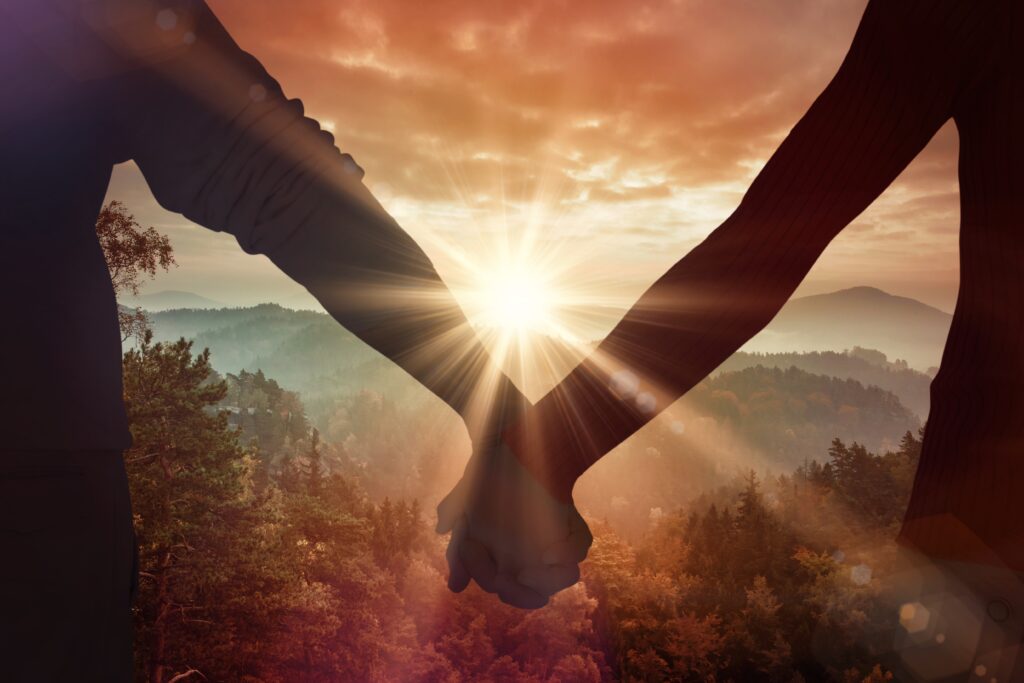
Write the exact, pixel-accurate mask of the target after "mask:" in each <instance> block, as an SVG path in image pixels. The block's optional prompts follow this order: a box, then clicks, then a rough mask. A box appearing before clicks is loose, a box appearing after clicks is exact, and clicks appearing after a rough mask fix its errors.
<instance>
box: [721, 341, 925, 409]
mask: <svg viewBox="0 0 1024 683" xmlns="http://www.w3.org/2000/svg"><path fill="white" fill-rule="evenodd" d="M759 365H760V366H763V367H766V368H781V369H783V370H785V369H787V368H791V367H795V368H798V369H800V370H803V371H805V372H811V373H814V374H816V375H825V376H827V377H841V378H849V379H855V380H857V381H858V382H860V383H861V384H863V385H864V386H876V387H879V388H882V389H885V390H887V391H891V392H892V393H894V394H895V395H896V396H898V397H899V399H900V402H901V403H903V405H905V406H907V407H908V408H910V409H911V410H913V411H914V413H915V414H916V415H917V416H918V417H920V418H922V419H924V418H925V417H927V415H928V406H929V402H930V391H929V390H930V387H931V382H932V378H931V377H930V376H929V375H927V374H925V373H923V372H919V371H917V370H914V369H913V368H909V367H907V366H906V364H904V363H894V362H890V361H889V359H888V358H887V357H886V356H885V354H884V353H882V352H880V351H872V350H868V349H862V348H860V347H856V346H855V347H854V348H853V349H850V350H849V351H845V352H842V353H840V352H838V351H810V352H806V353H747V352H745V351H739V352H737V353H734V354H733V355H732V356H730V357H729V359H728V360H726V361H725V362H724V363H722V365H720V366H719V368H718V370H716V372H715V374H716V375H717V374H719V373H723V372H734V371H736V370H743V369H745V368H752V367H756V366H759Z"/></svg>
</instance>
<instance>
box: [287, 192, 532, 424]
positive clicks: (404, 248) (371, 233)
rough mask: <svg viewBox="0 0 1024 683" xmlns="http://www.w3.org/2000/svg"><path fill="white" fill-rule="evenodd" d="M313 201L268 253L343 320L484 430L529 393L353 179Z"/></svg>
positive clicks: (515, 410)
mask: <svg viewBox="0 0 1024 683" xmlns="http://www.w3.org/2000/svg"><path fill="white" fill-rule="evenodd" d="M299 203H301V204H302V205H304V206H312V207H315V208H314V209H313V210H312V211H311V212H310V213H309V214H308V215H306V216H305V217H304V218H303V219H302V221H301V224H300V225H298V226H297V227H293V228H292V229H291V230H290V234H289V236H288V238H287V239H286V240H285V241H284V242H283V243H282V244H280V245H277V246H276V247H274V248H273V249H272V250H268V251H267V256H268V257H269V258H270V259H271V261H272V262H274V263H275V264H276V265H277V266H278V267H279V268H281V270H282V271H284V272H285V273H286V274H287V275H288V276H290V277H291V278H292V279H294V280H295V281H297V282H299V283H300V284H302V285H303V286H305V287H306V288H307V289H308V290H309V291H310V292H311V293H312V294H313V295H314V296H315V297H316V298H317V299H318V300H319V301H320V302H321V304H323V306H324V308H325V309H326V310H327V311H328V312H329V313H330V315H331V316H332V317H334V318H335V320H337V321H338V322H339V323H340V324H341V325H342V326H344V327H345V328H346V329H348V330H349V331H351V332H352V333H354V334H355V335H356V336H358V337H359V338H360V339H362V340H363V341H364V342H366V343H367V344H368V345H370V346H371V347H373V348H374V349H376V350H377V351H379V352H380V353H381V354H383V355H384V356H386V357H388V358H389V359H391V360H392V361H394V362H395V363H396V364H398V365H399V366H400V367H402V368H403V369H404V370H406V371H407V372H408V373H409V374H410V375H412V376H413V377H414V378H415V379H416V380H418V381H419V382H421V383H422V384H423V385H424V386H425V387H427V388H428V389H430V390H431V391H432V392H433V393H434V394H436V395H437V396H438V397H440V398H441V399H442V400H444V401H445V402H446V403H448V404H449V405H450V406H451V407H452V408H453V409H454V410H455V411H456V412H457V413H459V415H461V416H462V417H463V418H464V419H466V420H467V424H468V425H469V426H470V429H471V431H472V432H473V436H474V439H480V438H487V437H488V436H489V435H488V434H486V432H487V430H488V429H492V430H493V429H500V428H501V426H502V425H504V424H507V423H508V422H509V421H511V420H512V419H513V418H514V416H516V415H518V414H519V412H520V411H521V410H522V408H523V406H524V404H525V399H524V398H523V397H522V395H521V394H520V392H519V391H518V390H517V389H516V388H515V387H514V385H512V383H511V382H510V381H509V380H508V379H507V378H506V377H505V375H504V374H503V373H502V372H501V370H500V368H498V367H497V365H496V364H495V363H494V362H493V360H492V358H491V356H490V355H489V353H488V352H487V351H486V349H485V348H484V347H483V345H482V344H481V343H480V341H479V338H478V337H477V334H476V332H475V331H474V330H473V328H472V327H471V326H470V324H469V322H468V321H467V320H466V317H465V315H464V313H463V311H462V309H461V307H460V306H459V304H458V302H457V301H456V300H455V298H454V297H453V295H452V294H451V292H450V291H449V289H448V288H447V286H446V285H445V284H444V282H443V281H442V280H441V278H440V276H439V275H438V274H437V271H436V270H435V268H434V266H433V264H432V263H431V261H430V259H429V258H428V257H427V255H426V254H425V253H424V252H423V250H422V249H421V248H420V247H419V245H418V244H416V242H415V241H414V240H413V239H412V237H411V236H410V235H409V234H408V233H406V232H405V231H404V230H402V228H401V227H400V226H399V225H398V224H397V222H395V220H394V219H393V218H391V217H390V216H389V215H388V214H387V213H386V212H385V211H384V209H383V208H382V207H381V206H380V204H378V203H377V201H376V200H375V199H374V198H373V196H372V195H371V194H370V192H369V191H368V190H367V189H366V187H365V186H364V185H363V184H362V182H360V181H359V180H358V179H356V178H350V179H347V180H346V181H345V182H343V183H341V182H339V181H337V180H334V181H332V183H330V184H329V186H327V185H325V186H323V187H319V186H314V187H312V188H310V189H309V190H308V191H307V194H306V196H304V197H302V198H301V199H300V200H299Z"/></svg>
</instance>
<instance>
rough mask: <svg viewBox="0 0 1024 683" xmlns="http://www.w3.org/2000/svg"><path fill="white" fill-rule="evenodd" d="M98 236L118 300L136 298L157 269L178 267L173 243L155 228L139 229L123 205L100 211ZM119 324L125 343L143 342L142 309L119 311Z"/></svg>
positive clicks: (109, 205)
mask: <svg viewBox="0 0 1024 683" xmlns="http://www.w3.org/2000/svg"><path fill="white" fill-rule="evenodd" d="M96 236H97V237H98V238H99V242H100V247H101V248H102V249H103V256H104V257H105V258H106V261H107V269H108V270H109V271H110V281H111V283H112V284H113V285H114V293H115V294H116V295H117V296H118V297H121V296H123V295H126V294H130V295H133V296H134V295H137V294H138V293H139V286H140V285H141V284H142V281H143V280H144V279H145V278H146V277H150V278H152V277H153V276H155V275H156V272H157V270H158V269H163V270H169V269H170V267H171V266H173V265H174V264H175V261H174V249H173V248H172V247H171V241H170V239H168V238H167V236H166V235H162V234H160V233H159V232H158V231H157V230H156V229H155V228H152V227H149V228H143V227H142V226H141V225H139V223H138V221H136V220H135V216H133V215H132V214H130V213H128V210H127V209H126V208H125V206H124V204H122V203H121V202H118V201H112V202H110V203H109V204H107V205H106V206H104V207H103V209H102V210H101V211H100V215H99V216H98V217H97V218H96ZM118 321H119V322H120V324H121V337H122V338H123V339H128V338H129V337H132V336H137V337H140V338H141V335H142V333H143V332H144V331H145V329H146V327H147V320H146V315H145V313H144V312H143V311H142V309H140V308H135V309H134V310H130V309H127V308H124V307H119V308H118Z"/></svg>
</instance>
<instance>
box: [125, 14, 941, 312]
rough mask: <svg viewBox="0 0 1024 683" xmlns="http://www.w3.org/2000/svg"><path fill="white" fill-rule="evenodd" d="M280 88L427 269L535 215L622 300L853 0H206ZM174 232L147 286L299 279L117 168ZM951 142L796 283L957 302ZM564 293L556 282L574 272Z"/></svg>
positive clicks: (799, 91)
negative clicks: (168, 206)
mask: <svg viewBox="0 0 1024 683" xmlns="http://www.w3.org/2000/svg"><path fill="white" fill-rule="evenodd" d="M210 5H211V6H212V7H213V9H214V11H215V12H216V13H217V14H218V16H219V17H220V18H221V20H222V21H223V23H224V24H225V25H226V26H227V28H228V29H229V31H231V33H232V34H233V35H234V36H235V39H236V40H237V41H238V42H239V43H240V44H241V46H242V47H243V48H245V49H247V50H248V51H250V52H252V53H253V54H255V55H256V56H257V57H258V58H259V59H261V60H262V61H263V63H264V65H265V66H266V67H267V68H268V70H269V71H270V73H271V74H272V75H274V76H275V77H276V78H277V79H278V80H279V81H280V82H281V84H282V85H283V87H284V89H285V92H286V94H287V95H288V96H289V97H298V98H301V99H302V100H303V102H304V103H305V105H306V110H307V112H308V113H309V114H310V115H311V116H313V117H315V118H317V119H318V120H320V121H321V122H322V123H323V124H324V125H325V127H328V128H331V129H333V131H334V133H335V136H336V138H337V141H338V145H339V146H340V147H341V148H342V149H343V150H345V151H348V152H350V153H351V154H352V155H353V156H354V157H355V158H356V160H357V161H358V162H359V163H360V165H362V166H363V167H364V168H365V169H366V172H367V174H366V182H367V184H368V185H369V187H370V188H371V189H372V190H373V191H374V193H375V194H376V195H377V196H378V197H379V198H380V199H381V201H382V202H383V204H384V205H385V207H387V208H388V209H389V210H390V211H391V212H392V213H393V214H394V215H395V216H396V217H397V218H398V219H399V221H400V222H401V223H402V224H403V226H405V227H406V229H408V230H409V231H410V232H411V233H412V234H413V235H414V236H416V237H417V238H418V239H421V240H422V242H423V244H424V247H425V249H426V250H427V252H428V254H430V255H431V256H432V257H433V258H434V259H435V261H436V262H437V265H438V267H439V269H440V270H441V272H442V274H443V275H445V276H448V277H451V278H452V279H453V280H458V279H459V278H461V277H463V276H464V275H465V273H463V272H462V271H461V270H460V267H459V266H458V263H457V260H458V259H460V258H461V259H465V260H469V261H476V260H480V259H482V260H483V261H486V259H487V257H488V254H489V253H490V251H491V250H492V248H493V243H494V239H495V235H496V234H498V233H502V234H506V235H507V236H508V237H509V239H511V240H512V241H513V242H515V240H516V239H518V236H519V235H521V234H523V233H524V231H526V230H527V227H528V226H529V225H532V226H533V228H534V229H535V230H536V231H537V232H538V233H539V236H540V242H541V245H540V247H539V248H540V249H541V250H542V251H543V252H544V253H545V254H546V255H547V256H546V259H545V267H547V265H548V261H551V263H554V262H557V261H561V262H564V263H566V264H569V265H568V267H565V268H562V270H564V272H560V273H559V275H558V277H559V278H563V279H566V280H568V281H574V282H576V283H580V282H583V283H585V285H586V288H588V291H589V292H591V293H593V292H598V293H600V294H602V295H607V299H608V301H609V302H615V303H614V304H613V305H620V303H621V305H625V304H626V303H627V302H628V301H631V300H632V299H634V298H635V297H636V296H638V295H639V294H640V292H641V291H642V290H643V289H644V288H645V287H646V286H647V285H648V284H650V283H651V282H652V281H653V280H654V279H656V277H657V276H658V275H660V274H661V273H662V272H663V271H664V270H665V269H667V268H668V267H669V266H670V265H671V264H672V263H673V262H675V261H676V260H677V259H679V258H680V257H681V256H682V255H683V254H685V253H686V251H688V250H689V249H690V248H692V247H693V246H694V245H695V244H697V243H698V242H699V241H700V239H701V238H702V237H703V236H705V235H706V234H708V233H709V232H710V231H711V230H712V229H713V228H714V227H715V226H716V225H717V224H718V222H720V221H721V220H722V219H723V218H724V217H725V216H727V215H728V213H729V212H730V211H731V210H732V209H733V208H734V207H735V206H736V205H737V204H738V202H739V200H740V197H741V196H742V193H743V191H744V189H745V188H746V186H747V185H748V184H749V182H750V181H751V179H752V178H753V176H754V175H755V174H756V173H757V171H758V170H759V169H760V168H761V166H762V165H763V164H764V162H765V161H766V160H767V158H768V156H769V155H770V154H771V152H772V150H773V149H774V148H775V147H776V146H777V145H778V143H779V142H780V141H781V140H782V138H783V137H784V136H785V135H786V133H787V132H788V131H789V129H790V128H792V126H793V125H794V123H795V122H796V121H797V120H798V118H799V117H800V115H801V114H802V113H803V111H804V110H806V108H807V107H808V106H809V104H810V103H811V101H812V100H813V99H814V97H815V96H816V95H817V93H818V92H819V91H820V90H821V89H822V88H823V87H824V85H825V84H826V83H827V82H828V80H829V79H830V78H831V76H832V74H833V73H834V72H835V70H836V68H837V67H838V64H839V62H840V60H841V59H842V56H843V54H844V53H845V51H846V48H847V47H848V45H849V42H850V40H851V38H852V36H853V32H854V29H855V28H856V24H857V21H858V20H859V18H860V15H861V13H862V12H863V9H864V5H865V2H864V0H773V1H772V2H751V1H750V0H655V1H651V2H642V1H639V0H629V1H618V0H585V1H584V0H520V1H516V2H510V1H508V0H504V1H497V0H474V1H472V2H470V1H467V0H418V1H413V0H377V1H364V0H356V1H352V0H345V1H343V2H337V1H335V0H291V1H289V2H252V1H251V0H210ZM109 198H111V199H122V200H125V201H126V203H128V205H129V207H130V208H131V209H132V210H133V211H134V212H135V213H136V215H137V217H139V219H140V220H141V221H143V222H144V223H146V224H152V225H154V226H156V227H158V228H160V229H162V230H165V231H166V232H168V233H169V234H170V235H171V237H172V240H173V241H174V244H175V246H176V248H177V250H178V253H179V258H178V260H179V262H180V264H181V266H180V267H179V268H178V269H176V271H174V272H172V273H171V274H169V275H165V276H161V277H160V279H159V280H158V281H157V282H155V283H153V284H151V285H150V286H149V287H148V291H157V290H160V289H184V290H189V291H195V292H197V293H200V294H203V295H205V296H208V297H211V298H214V299H217V300H220V301H224V302H227V303H254V302H255V301H258V300H269V299H278V300H280V299H282V298H286V297H288V296H290V295H292V294H294V293H295V292H298V291H299V289H298V288H297V287H296V286H295V285H293V284H291V283H289V282H288V281H287V280H285V279H284V278H283V276H280V275H278V274H276V273H274V272H273V269H272V268H271V267H270V266H269V264H268V263H267V262H266V261H265V260H264V259H262V258H253V257H249V256H246V255H245V254H243V253H242V252H241V251H240V250H239V249H238V247H237V246H236V245H235V243H234V241H233V240H232V239H231V238H229V237H226V236H224V235H218V234H214V233H210V232H209V231H206V230H203V229H201V228H196V227H194V226H190V225H188V224H187V221H185V220H184V219H181V218H180V217H177V216H174V215H171V214H167V213H165V212H163V211H161V210H160V209H159V208H158V207H156V205H155V203H154V202H153V200H152V199H151V198H150V197H149V196H148V192H147V191H146V189H145V186H144V184H143V182H142V180H141V177H140V176H139V175H138V172H137V171H136V170H134V169H133V168H132V167H130V166H126V167H122V168H119V169H118V170H117V172H116V173H115V180H114V183H113V185H112V187H111V191H110V194H109ZM957 220H958V204H957V194H956V134H955V130H953V128H952V126H951V125H950V126H947V127H946V128H945V129H943V130H942V131H941V132H940V133H939V135H938V136H937V137H936V139H935V140H933V142H932V144H931V145H930V146H929V147H928V149H927V150H925V152H924V153H923V154H922V155H921V156H920V157H919V158H918V159H917V160H916V161H915V162H914V163H913V164H912V166H911V167H910V168H908V169H907V171H906V172H905V173H904V174H903V175H902V176H901V178H900V179H899V180H898V181H897V183H896V184H895V185H894V186H893V187H892V188H890V190H889V191H888V192H887V193H886V194H885V195H884V196H883V197H882V198H881V199H880V200H879V201H878V202H876V204H875V205H874V206H873V207H872V208H871V209H869V211H868V212H867V213H865V214H864V215H863V216H862V217H861V218H860V219H859V220H858V221H857V222H856V223H855V224H853V225H851V226H850V227H849V228H847V230H846V232H844V233H843V234H842V235H841V236H840V237H839V238H838V239H837V240H836V241H835V242H834V243H833V244H832V246H831V247H830V249H829V250H828V252H827V253H826V255H825V257H824V258H823V259H822V260H821V261H820V262H819V264H818V265H817V266H816V268H815V269H814V270H813V271H812V273H811V275H810V277H809V279H808V281H807V283H805V286H804V287H803V288H802V289H801V290H800V291H801V293H816V292H821V291H829V290H832V289H838V288H841V287H846V286H853V285H860V284H867V285H873V286H877V287H881V288H883V289H886V290H888V291H890V292H893V293H896V294H902V295H907V296H913V297H916V298H919V299H921V300H924V301H926V302H928V303H931V304H933V305H936V306H939V307H941V308H944V309H946V310H951V309H952V306H953V302H954V299H955V293H956V286H957V251H956V249H957V238H956V229H957ZM570 284H571V283H570Z"/></svg>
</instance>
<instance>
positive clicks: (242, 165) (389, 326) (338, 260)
mask: <svg viewBox="0 0 1024 683" xmlns="http://www.w3.org/2000/svg"><path fill="white" fill-rule="evenodd" d="M82 4H83V5H85V6H88V5H93V6H101V7H102V8H103V10H104V13H103V14H102V15H101V16H100V19H99V20H96V21H97V22H98V24H97V25H95V26H94V27H93V28H94V29H95V30H96V32H97V35H99V36H100V37H101V38H102V39H103V40H104V41H105V42H106V44H107V46H108V47H109V48H110V50H111V51H112V52H114V53H116V54H118V55H119V57H121V58H123V60H124V61H125V62H126V63H134V68H128V69H126V71H125V73H123V74H121V75H120V76H118V77H116V78H112V79H109V80H110V84H109V92H110V116H111V121H112V128H113V130H114V131H115V136H116V137H117V138H118V140H119V144H120V145H121V146H122V154H123V156H124V157H130V158H132V159H134V161H135V162H136V163H137V164H138V166H139V168H140V169H141V171H142V173H143V175H144V176H145V178H146V181H147V182H148V184H149V186H150V188H151V189H152V191H153V193H154V195H155V197H156V199H157V200H158V201H159V203H160V204H161V205H162V206H163V207H165V208H167V209H169V210H171V211H175V212H178V213H181V214H183V215H185V216H186V217H187V218H189V219H191V220H192V221H194V222H196V223H198V224H200V225H202V226H205V227H207V228H211V229H214V230H219V231H226V232H229V233H231V234H233V235H234V236H235V238H236V239H237V241H238V243H239V244H240V245H241V247H242V248H243V249H244V250H245V251H247V252H249V253H251V254H264V255H266V256H267V257H268V258H269V259H270V260H271V261H272V262H273V263H275V264H276V265H277V266H278V267H280V268H281V270H283V271H284V272H285V273H286V274H287V275H289V276H290V277H291V278H293V279H294V280H296V281H297V282H299V283H300V284H302V285H304V286H305V287H306V288H307V289H308V290H309V291H310V292H311V293H312V294H313V295H314V296H315V297H316V298H317V299H318V300H319V301H320V302H321V303H322V304H323V306H324V308H325V309H326V310H327V311H328V312H329V313H330V314H331V316H333V317H334V318H335V319H336V320H337V321H338V322H340V323H341V324H342V325H343V326H344V327H346V328H347V329H349V330H350V331H352V332H353V333H354V334H356V335H357V336H358V337H359V338H360V339H362V340H363V341H365V342H366V343H367V344H369V345H370V346H371V347H373V348H374V349H376V350H378V351H379V352H381V353H382V354H384V355H385V356H387V357H388V358H390V359H391V360H393V361H394V362H395V363H397V364H398V365H399V366H401V367H402V368H404V369H405V370H406V371H408V372H409V373H410V374H411V375H412V376H413V377H415V378H416V379H417V380H419V381H420V382H421V383H422V384H423V385H425V386H426V387H427V388H428V389H430V390H431V391H432V392H434V393H435V394H436V395H437V396H439V397H440V398H441V399H442V400H444V401H445V402H446V403H448V404H449V405H450V406H451V407H452V408H454V409H455V411H456V412H458V413H459V414H460V415H461V416H462V417H463V418H465V419H466V421H467V425H469V426H470V431H471V436H472V437H473V440H474V444H475V446H477V447H480V446H481V443H482V442H483V441H485V440H489V439H490V437H491V436H493V432H495V431H496V430H497V429H498V428H500V426H501V425H502V424H504V423H505V422H507V420H508V415H514V414H517V412H518V411H519V410H520V409H521V408H522V406H523V405H524V399H523V398H522V396H521V395H520V393H519V391H518V390H517V389H516V388H515V387H514V386H513V385H512V384H511V382H510V381H508V380H507V379H506V378H505V376H504V375H503V374H502V373H501V372H500V371H499V369H498V368H497V367H496V366H495V365H494V364H493V362H492V360H491V358H490V357H489V355H488V353H487V352H486V351H485V349H484V347H483V346H482V345H481V344H480V342H479V340H478V338H477V336H476V334H475V333H474V331H473V329H472V328H471V327H470V325H469V324H468V323H467V321H466V319H465V316H464V315H463V312H462V310H461V308H460V307H459V305H458V304H457V302H456V301H455V299H454V298H453V297H452V295H451V293H450V292H449V290H448V288H447V287H446V286H445V285H444V283H443V282H442V281H441V278H440V277H439V276H438V274H437V272H436V271H435V269H434V266H433V265H432V263H431V262H430V260H429V259H428V258H427V256H426V254H424V252H423V251H422V250H421V249H420V247H419V246H418V245H417V244H416V242H415V241H414V240H413V239H412V237H410V236H409V235H408V234H407V233H406V232H405V231H403V230H402V229H401V227H400V226H399V225H398V224H397V223H396V222H395V221H394V219H392V218H391V216H389V215H388V214H387V212H385V210H384V209H383V208H382V207H381V206H380V204H379V203H378V202H377V201H376V200H375V199H374V197H373V196H372V195H371V194H370V192H369V191H368V190H367V189H366V187H365V186H364V185H363V183H362V176H363V171H362V169H360V168H359V167H358V166H357V165H356V164H355V162H354V161H353V159H352V158H351V157H350V156H348V155H347V154H342V153H341V152H339V150H338V149H337V148H336V147H335V145H334V140H333V137H332V136H331V135H330V134H329V133H327V132H325V131H322V130H321V129H320V127H319V125H318V124H317V123H316V122H315V121H313V120H312V119H310V118H306V117H305V116H304V112H303V107H302V103H301V102H299V101H298V100H288V99H286V98H285V96H284V94H283V93H282V90H281V88H280V86H279V85H278V83H277V82H276V81H275V80H274V79H273V78H271V77H270V76H269V75H268V73H267V72H266V71H265V70H264V68H263V67H262V66H261V65H260V63H259V62H258V61H257V60H256V59H255V58H254V57H252V56H251V55H249V54H247V53H245V52H244V51H242V50H241V49H240V48H239V47H238V46H237V45H236V44H235V42H234V41H233V40H232V39H231V37H230V36H229V35H228V33H227V32H226V31H225V29H224V28H223V27H222V26H221V24H220V23H219V22H218V21H217V19H216V18H215V17H214V15H213V14H212V12H210V10H209V8H208V7H207V6H206V4H205V3H203V2H197V1H192V2H188V1H185V2H181V1H179V2H169V3H168V2H161V3H159V4H157V3H151V2H145V1H144V0H135V1H132V2H126V1H125V0H104V1H103V2H91V3H90V2H83V3H82ZM86 20H87V21H88V20H89V17H86ZM351 96H352V97H358V93H351ZM494 396H497V397H499V399H500V398H503V399H504V400H492V399H493V397H494Z"/></svg>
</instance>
